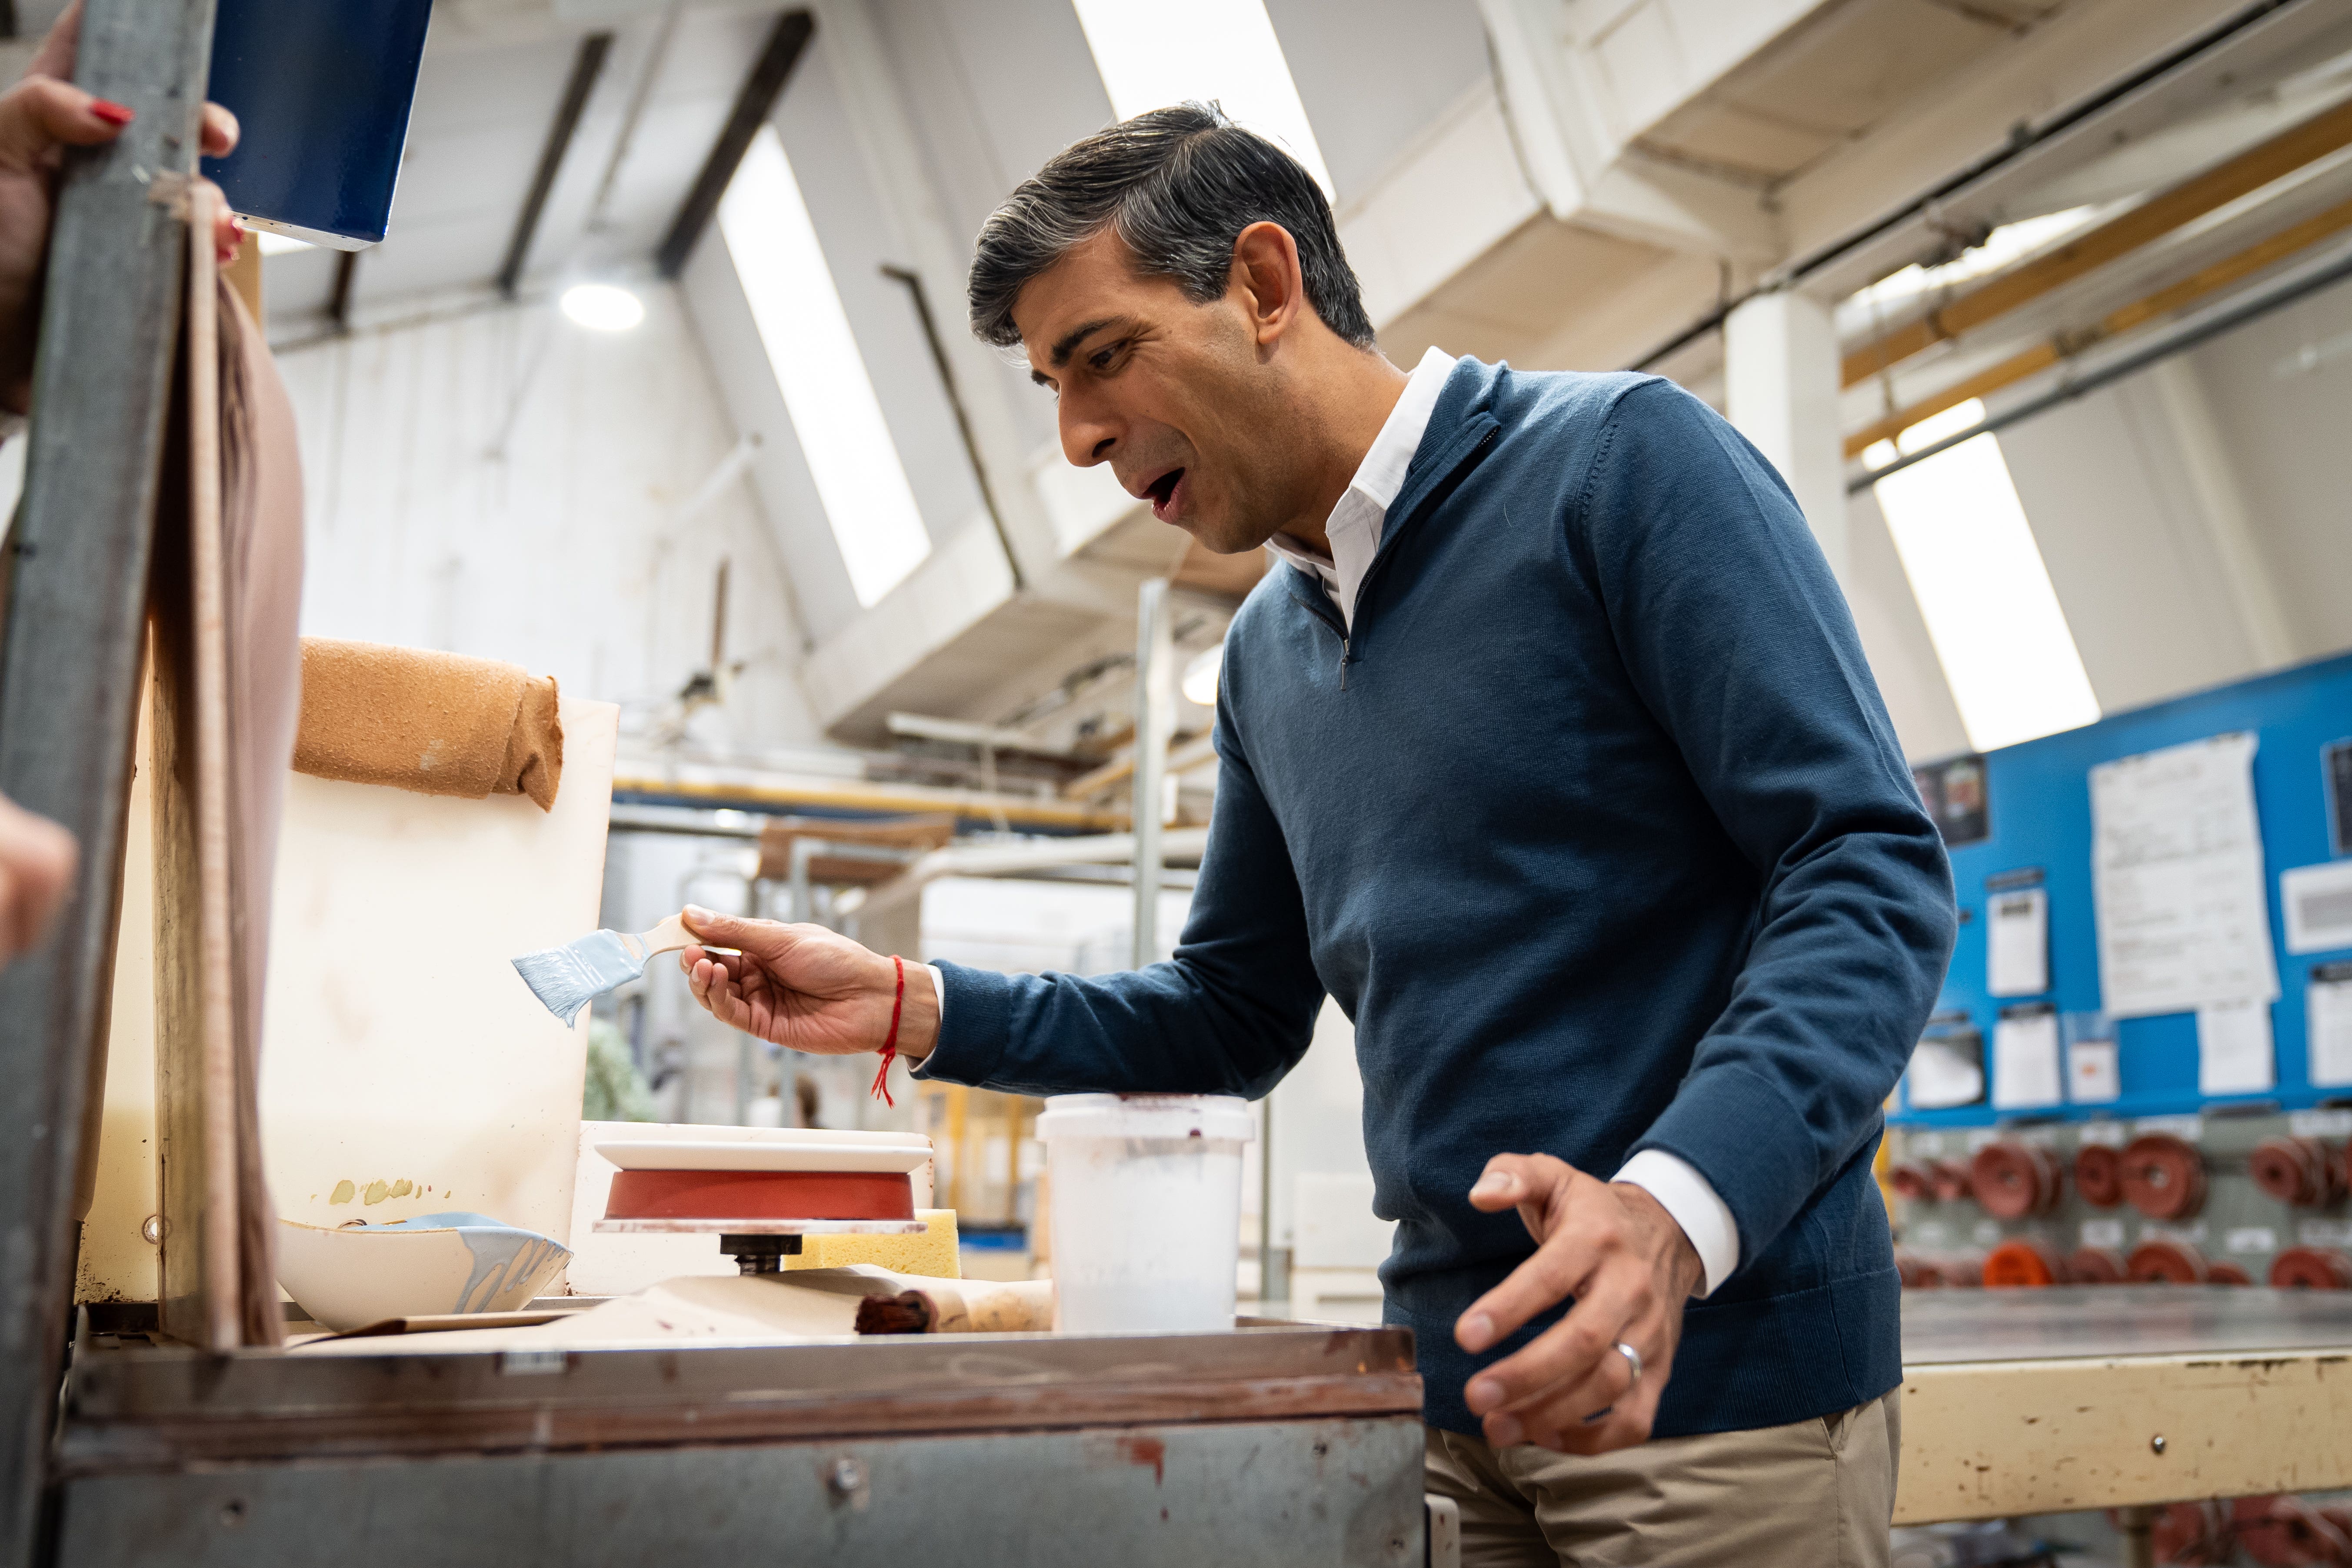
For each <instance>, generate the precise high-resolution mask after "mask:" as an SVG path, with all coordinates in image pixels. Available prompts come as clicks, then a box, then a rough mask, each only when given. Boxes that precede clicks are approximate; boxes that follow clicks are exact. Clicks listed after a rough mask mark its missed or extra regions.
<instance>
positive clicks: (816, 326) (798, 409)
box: [719, 125, 931, 607]
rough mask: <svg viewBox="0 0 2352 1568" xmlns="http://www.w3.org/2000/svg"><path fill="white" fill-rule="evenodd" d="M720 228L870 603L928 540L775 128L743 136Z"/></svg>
mask: <svg viewBox="0 0 2352 1568" xmlns="http://www.w3.org/2000/svg"><path fill="white" fill-rule="evenodd" d="M719 235H720V237H722V238H724V239H725V241H726V242H727V254H728V257H729V258H730V259H731V260H732V261H733V262H734V264H735V276H736V277H737V278H738V279H740V281H741V283H742V285H743V296H744V298H745V299H746V300H749V301H750V302H751V320H752V321H753V323H754V324H755V325H757V326H758V328H759V331H760V342H761V344H762V345H763V346H764V347H765V348H766V349H767V351H768V363H769V365H770V366H771V367H772V368H773V369H774V371H775V373H776V385H777V387H778V389H779V390H780V391H782V393H783V395H784V408H785V411H786V412H787V413H789V414H790V415H791V416H792V420H793V432H794V433H795V434H796V435H797V436H798V437H800V444H801V453H802V455H803V457H805V458H807V459H808V467H809V476H810V478H811V479H814V480H815V482H816V493H817V499H818V500H819V501H821V502H822V503H823V504H824V520H825V522H826V524H827V525H828V526H830V527H831V528H832V530H833V538H834V542H835V544H837V545H838V546H840V549H841V560H842V563H843V564H844V565H845V566H846V567H847V568H848V569H849V585H850V587H851V589H852V590H853V591H854V592H856V595H857V602H858V603H859V604H860V605H866V606H868V607H871V606H872V605H876V604H878V603H879V602H880V601H881V598H882V596H883V595H885V594H887V593H888V592H889V591H890V590H891V589H893V588H895V587H897V586H898V584H900V583H903V582H905V581H906V579H907V574H908V573H910V572H912V571H913V570H914V569H915V568H916V567H918V566H919V565H921V564H922V563H923V560H924V558H925V557H926V556H928V555H929V554H930V552H931V536H930V534H929V532H928V531H925V529H924V527H923V514H922V510H921V509H920V508H919V507H918V506H917V505H916V504H915V491H914V487H913V486H911V485H909V484H908V482H907V470H906V467H905V465H903V464H902V463H900V462H899V460H898V444H897V443H896V442H895V441H893V440H892V439H891V438H890V426H889V424H888V423H887V421H886V420H885V419H884V418H883V417H882V401H881V399H880V398H878V397H877V396H876V395H874V380H873V377H871V376H870V375H868V374H866V359H865V356H864V355H863V354H861V353H858V349H857V338H856V334H855V333H854V332H852V331H850V327H849V312H848V311H847V310H844V309H843V308H842V303H841V292H840V290H839V289H835V287H834V283H833V270H832V268H829V267H828V266H826V264H825V259H824V247H823V246H822V245H820V244H819V243H818V241H817V237H816V225H815V223H814V221H813V220H812V219H811V218H810V217H809V210H808V205H807V204H806V203H805V202H803V200H802V199H801V187H800V182H799V181H798V180H796V179H794V178H793V165H792V161H791V160H790V159H789V158H787V157H785V155H784V144H783V142H782V141H780V140H779V139H778V138H777V136H776V132H775V128H774V127H773V126H772V125H762V126H761V127H760V129H759V132H758V133H757V134H756V135H754V136H753V137H752V138H751V147H750V149H749V150H748V151H746V152H745V153H744V154H743V163H742V165H741V166H740V168H738V169H737V170H736V171H735V178H734V181H733V182H732V183H731V184H729V185H728V187H727V194H726V195H724V196H723V197H721V198H720V199H719Z"/></svg>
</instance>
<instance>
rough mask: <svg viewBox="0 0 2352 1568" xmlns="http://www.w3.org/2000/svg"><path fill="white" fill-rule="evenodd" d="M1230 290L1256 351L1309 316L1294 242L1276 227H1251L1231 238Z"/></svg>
mask: <svg viewBox="0 0 2352 1568" xmlns="http://www.w3.org/2000/svg"><path fill="white" fill-rule="evenodd" d="M1232 287H1233V289H1234V295H1235V297H1236V299H1237V300H1238V301H1239V303H1240V305H1241V307H1242V309H1243V310H1244V311H1245V312H1246V313H1247V314H1248V316H1249V321H1250V332H1251V335H1252V336H1253V337H1254V338H1255V340H1256V342H1257V344H1258V346H1259V347H1260V348H1269V347H1271V346H1273V344H1274V342H1276V340H1277V339H1278V338H1280V337H1281V336H1282V335H1283V334H1284V333H1285V332H1286V331H1290V330H1291V329H1292V327H1293V326H1294V325H1295V324H1296V323H1297V320H1298V318H1299V316H1300V315H1301V313H1302V312H1305V313H1311V310H1310V308H1309V307H1308V305H1307V282H1306V279H1305V278H1304V277H1303V276H1302V275H1301V274H1300V272H1299V270H1298V242H1297V240H1295V239H1293V238H1291V237H1290V231H1289V230H1288V229H1286V228H1285V227H1283V226H1281V225H1280V224H1278V223H1254V224H1252V225H1250V226H1248V227H1247V228H1245V229H1244V230H1242V231H1241V233H1240V234H1238V235H1235V236H1234V276H1233V285H1232Z"/></svg>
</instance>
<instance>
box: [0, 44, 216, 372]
mask: <svg viewBox="0 0 2352 1568" xmlns="http://www.w3.org/2000/svg"><path fill="white" fill-rule="evenodd" d="M80 37H81V0H74V3H73V4H72V5H68V6H67V7H66V9H65V14H64V15H62V16H59V17H58V21H57V26H53V27H51V28H50V29H49V32H48V37H46V38H44V39H43V40H42V41H41V47H40V50H39V52H38V53H37V54H36V55H35V56H34V57H33V64H32V67H31V68H30V69H29V70H27V71H26V75H25V78H24V79H23V80H21V81H19V82H17V83H16V85H15V86H14V87H12V88H10V89H8V90H7V91H6V92H5V93H0V409H5V410H7V411H8V412H11V413H16V414H22V413H24V412H25V411H26V405H28V403H29V402H30V399H31V395H32V380H33V346H34V342H35V340H36V339H37V337H38V335H39V332H40V315H41V296H40V284H41V277H42V264H43V262H44V260H45V258H47V254H48V245H49V220H50V217H51V216H52V215H53V214H54V213H55V211H56V208H57V190H58V178H59V174H60V172H61V171H62V170H63V168H64V166H65V159H66V153H67V150H68V148H73V147H98V146H103V145H104V144H105V143H107V142H111V141H113V140H115V139H116V138H117V137H119V136H121V134H122V133H123V132H124V131H125V129H126V128H128V127H129V126H131V125H132V124H134V123H135V122H136V121H137V120H138V118H139V116H138V113H137V111H136V110H133V109H131V107H130V106H129V105H127V104H121V103H117V102H115V101H114V100H111V99H104V98H99V97H96V96H94V95H92V94H90V93H88V92H84V91H83V90H82V89H80V88H78V87H76V86H74V85H73V72H74V53H75V49H76V47H77V45H78V44H79V40H80ZM199 141H200V143H201V147H202V151H203V153H204V154H205V156H206V157H211V158H218V157H223V156H226V154H227V153H229V152H230V151H231V150H233V149H234V148H235V147H236V116H235V115H233V114H231V113H229V112H228V111H227V110H225V109H222V108H221V107H220V106H219V105H217V104H209V103H208V104H206V105H205V112H204V120H203V124H202V127H201V131H200V136H199ZM221 210H222V215H223V216H222V221H221V223H220V224H219V225H217V226H215V230H214V234H213V244H214V247H215V251H216V252H218V253H219V254H220V256H221V260H222V261H223V263H224V264H226V262H227V261H229V260H230V259H232V258H234V257H235V255H236V247H238V246H239V245H241V244H242V243H243V242H244V237H245V234H244V230H243V228H242V227H241V226H238V225H237V224H236V220H235V218H234V217H231V216H228V215H227V212H226V207H225V206H224V207H223V208H222V209H221Z"/></svg>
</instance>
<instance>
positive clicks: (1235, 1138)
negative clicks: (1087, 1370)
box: [1037, 1094, 1257, 1334]
mask: <svg viewBox="0 0 2352 1568" xmlns="http://www.w3.org/2000/svg"><path fill="white" fill-rule="evenodd" d="M1256 1135H1257V1131H1256V1124H1255V1121H1254V1120H1253V1119H1252V1117H1251V1115H1250V1109H1249V1105H1248V1102H1247V1101H1245V1100H1234V1099H1232V1098H1230V1097H1227V1096H1224V1095H1212V1094H1136V1095H1118V1094H1063V1095H1056V1096H1055V1097H1053V1098H1052V1099H1050V1100H1046V1101H1045V1110H1044V1111H1043V1112H1041V1113H1040V1114H1039V1115H1038V1118H1037V1136H1038V1137H1039V1138H1040V1139H1042V1140H1043V1141H1044V1142H1045V1159H1046V1163H1047V1168H1048V1169H1049V1170H1050V1172H1051V1173H1052V1177H1053V1231H1054V1296H1055V1309H1054V1314H1055V1316H1054V1326H1055V1328H1057V1329H1061V1330H1064V1331H1068V1332H1072V1333H1129V1334H1172V1333H1208V1332H1213V1331H1219V1330H1223V1329H1230V1328H1232V1327H1233V1326H1234V1268H1235V1266H1236V1265H1237V1264H1238V1263H1239V1261H1240V1255H1241V1213H1242V1145H1244V1143H1247V1142H1249V1141H1250V1140H1251V1139H1252V1138H1254V1137H1255V1136H1256Z"/></svg>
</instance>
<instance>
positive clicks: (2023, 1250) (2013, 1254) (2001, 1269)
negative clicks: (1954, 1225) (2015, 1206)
mask: <svg viewBox="0 0 2352 1568" xmlns="http://www.w3.org/2000/svg"><path fill="white" fill-rule="evenodd" d="M1984 1282H1985V1287H1986V1288H1987V1289H1994V1290H1999V1289H2018V1288H2023V1289H2040V1288H2041V1287H2042V1286H2045V1285H2063V1284H2065V1283H2066V1260H2065V1259H2064V1258H2061V1257H2059V1256H2058V1253H2057V1250H2056V1249H2055V1248H2053V1247H2051V1246H2050V1244H2049V1243H2048V1242H2045V1241H2037V1240H2035V1239H2034V1238H2033V1237H2030V1236H2013V1237H2010V1238H2009V1239H2008V1240H2007V1241H2004V1242H2002V1243H2001V1244H2000V1246H1999V1247H1994V1248H1993V1249H1992V1250H1991V1251H1990V1252H1989V1253H1987V1254H1985V1266H1984Z"/></svg>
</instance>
